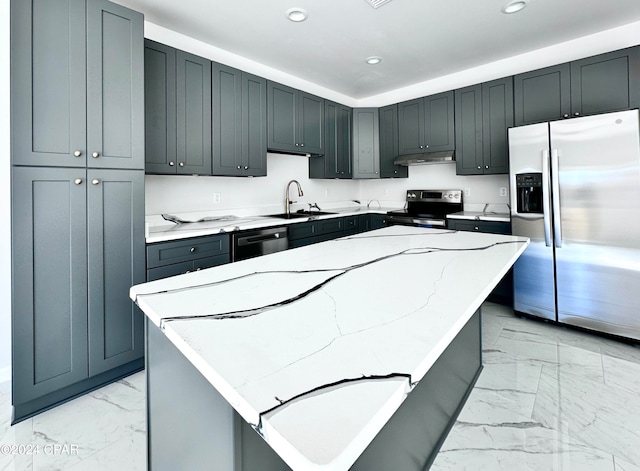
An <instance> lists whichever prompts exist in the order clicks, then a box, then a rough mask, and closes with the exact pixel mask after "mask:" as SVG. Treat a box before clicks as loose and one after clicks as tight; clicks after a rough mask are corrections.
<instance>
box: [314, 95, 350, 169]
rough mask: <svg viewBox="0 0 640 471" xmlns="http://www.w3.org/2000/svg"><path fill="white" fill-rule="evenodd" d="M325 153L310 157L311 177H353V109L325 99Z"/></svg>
mask: <svg viewBox="0 0 640 471" xmlns="http://www.w3.org/2000/svg"><path fill="white" fill-rule="evenodd" d="M324 121H325V127H324V129H325V144H324V155H323V156H322V157H313V158H310V159H309V178H351V176H352V171H351V160H352V158H351V141H352V139H351V134H352V126H353V110H352V109H351V108H350V107H348V106H345V105H341V104H339V103H334V102H332V101H329V100H325V103H324Z"/></svg>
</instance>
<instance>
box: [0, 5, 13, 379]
mask: <svg viewBox="0 0 640 471" xmlns="http://www.w3.org/2000/svg"><path fill="white" fill-rule="evenodd" d="M9 24H10V23H9V2H8V1H2V2H0V64H1V65H0V221H2V223H1V224H0V383H2V382H4V381H8V380H9V379H10V378H11V371H10V365H11V263H10V260H11V258H10V257H11V238H10V234H11V212H10V201H11V193H10V182H11V177H10V175H11V158H10V155H11V147H10V127H9V116H10V111H9V96H10V93H9V45H10V41H9Z"/></svg>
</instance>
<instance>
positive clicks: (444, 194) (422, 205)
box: [387, 190, 462, 228]
mask: <svg viewBox="0 0 640 471" xmlns="http://www.w3.org/2000/svg"><path fill="white" fill-rule="evenodd" d="M405 206H406V209H404V210H403V211H389V212H388V213H387V215H388V216H389V217H388V218H387V220H388V222H389V223H390V224H400V225H403V226H420V227H438V228H446V227H447V214H452V213H457V212H459V211H462V190H408V191H407V197H406V204H405Z"/></svg>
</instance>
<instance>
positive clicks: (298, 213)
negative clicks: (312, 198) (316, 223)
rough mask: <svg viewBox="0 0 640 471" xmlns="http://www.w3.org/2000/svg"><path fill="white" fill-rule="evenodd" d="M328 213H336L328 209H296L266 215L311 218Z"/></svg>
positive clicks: (282, 217)
mask: <svg viewBox="0 0 640 471" xmlns="http://www.w3.org/2000/svg"><path fill="white" fill-rule="evenodd" d="M327 214H336V213H329V212H326V211H296V212H295V213H290V214H287V213H280V214H268V215H267V216H265V217H269V218H280V219H298V218H310V217H313V216H324V215H327Z"/></svg>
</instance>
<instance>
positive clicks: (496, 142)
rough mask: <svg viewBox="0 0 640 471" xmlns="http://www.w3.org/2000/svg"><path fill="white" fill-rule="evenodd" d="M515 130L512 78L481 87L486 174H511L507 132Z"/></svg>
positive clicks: (484, 169) (484, 84) (483, 154)
mask: <svg viewBox="0 0 640 471" xmlns="http://www.w3.org/2000/svg"><path fill="white" fill-rule="evenodd" d="M510 127H513V77H507V78H503V79H499V80H494V81H492V82H487V83H483V84H482V144H483V152H482V156H483V167H484V168H483V172H484V174H485V175H486V174H501V173H509V140H508V136H507V129H508V128H510Z"/></svg>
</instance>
